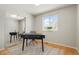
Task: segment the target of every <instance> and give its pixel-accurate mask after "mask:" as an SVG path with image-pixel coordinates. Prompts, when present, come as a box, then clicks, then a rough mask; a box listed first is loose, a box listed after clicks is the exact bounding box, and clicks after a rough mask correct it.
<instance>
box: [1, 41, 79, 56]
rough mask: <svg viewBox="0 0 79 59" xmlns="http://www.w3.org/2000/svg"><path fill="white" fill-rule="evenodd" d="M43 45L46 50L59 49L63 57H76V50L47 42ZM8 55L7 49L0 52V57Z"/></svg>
mask: <svg viewBox="0 0 79 59" xmlns="http://www.w3.org/2000/svg"><path fill="white" fill-rule="evenodd" d="M36 43H37V44H40V43H41V42H40V41H36ZM44 45H46V46H47V47H48V48H58V49H60V51H62V52H63V53H64V55H78V52H77V50H76V49H74V48H70V47H64V46H61V45H56V44H50V43H48V42H44ZM8 54H9V50H8V48H5V49H3V50H0V55H8Z"/></svg>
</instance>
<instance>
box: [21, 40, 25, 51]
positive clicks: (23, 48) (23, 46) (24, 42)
mask: <svg viewBox="0 0 79 59" xmlns="http://www.w3.org/2000/svg"><path fill="white" fill-rule="evenodd" d="M24 43H25V39H23V45H22V51H23V50H24Z"/></svg>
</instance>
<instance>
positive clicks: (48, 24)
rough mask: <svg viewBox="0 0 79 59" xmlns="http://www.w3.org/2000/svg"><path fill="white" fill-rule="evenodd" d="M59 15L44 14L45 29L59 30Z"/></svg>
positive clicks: (43, 23)
mask: <svg viewBox="0 0 79 59" xmlns="http://www.w3.org/2000/svg"><path fill="white" fill-rule="evenodd" d="M57 22H58V16H56V15H55V16H44V17H43V19H42V25H43V28H42V29H43V31H57V30H58V27H57Z"/></svg>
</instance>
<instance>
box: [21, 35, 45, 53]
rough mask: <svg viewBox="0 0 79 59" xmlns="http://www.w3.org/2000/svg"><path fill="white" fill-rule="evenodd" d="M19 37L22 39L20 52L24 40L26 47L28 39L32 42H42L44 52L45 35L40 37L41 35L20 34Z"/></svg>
mask: <svg viewBox="0 0 79 59" xmlns="http://www.w3.org/2000/svg"><path fill="white" fill-rule="evenodd" d="M20 35H21V37H22V38H23V45H22V51H23V50H24V43H25V40H26V46H27V42H28V39H33V40H34V39H39V40H42V51H43V52H44V44H43V38H45V35H41V34H20Z"/></svg>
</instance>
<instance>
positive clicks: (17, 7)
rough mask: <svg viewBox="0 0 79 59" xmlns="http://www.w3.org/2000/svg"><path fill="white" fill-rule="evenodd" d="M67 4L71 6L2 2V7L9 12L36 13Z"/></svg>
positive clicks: (0, 7) (0, 6)
mask: <svg viewBox="0 0 79 59" xmlns="http://www.w3.org/2000/svg"><path fill="white" fill-rule="evenodd" d="M65 6H69V4H41V5H38V6H36V5H34V4H0V9H4V10H5V11H6V12H8V13H15V14H26V13H30V14H33V15H36V14H40V13H43V12H47V11H50V10H54V9H58V8H62V7H65Z"/></svg>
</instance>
